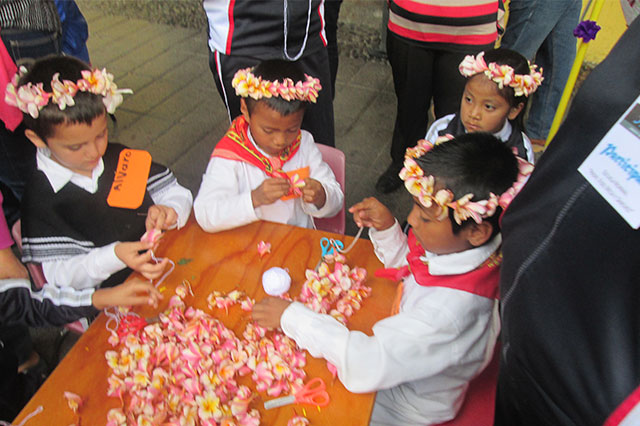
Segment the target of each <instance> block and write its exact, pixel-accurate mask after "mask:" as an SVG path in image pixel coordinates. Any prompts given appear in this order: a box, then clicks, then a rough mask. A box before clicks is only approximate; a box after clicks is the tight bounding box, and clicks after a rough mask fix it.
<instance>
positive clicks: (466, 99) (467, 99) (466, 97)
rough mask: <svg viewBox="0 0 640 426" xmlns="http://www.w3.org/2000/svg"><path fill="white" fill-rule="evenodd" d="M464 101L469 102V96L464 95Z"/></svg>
mask: <svg viewBox="0 0 640 426" xmlns="http://www.w3.org/2000/svg"><path fill="white" fill-rule="evenodd" d="M464 101H465V102H466V103H469V104H470V103H471V97H469V96H465V97H464Z"/></svg>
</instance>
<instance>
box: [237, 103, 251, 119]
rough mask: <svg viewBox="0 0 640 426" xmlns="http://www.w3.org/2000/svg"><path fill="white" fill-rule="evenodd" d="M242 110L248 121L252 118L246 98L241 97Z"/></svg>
mask: <svg viewBox="0 0 640 426" xmlns="http://www.w3.org/2000/svg"><path fill="white" fill-rule="evenodd" d="M240 112H241V113H242V115H243V116H244V119H245V120H247V123H248V122H249V120H250V119H251V117H250V115H249V108H247V101H245V99H244V98H241V99H240Z"/></svg>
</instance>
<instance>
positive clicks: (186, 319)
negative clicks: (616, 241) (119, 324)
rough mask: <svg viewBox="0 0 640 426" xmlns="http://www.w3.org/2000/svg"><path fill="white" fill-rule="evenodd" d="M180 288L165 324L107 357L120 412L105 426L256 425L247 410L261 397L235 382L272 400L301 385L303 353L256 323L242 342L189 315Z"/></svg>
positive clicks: (206, 318)
mask: <svg viewBox="0 0 640 426" xmlns="http://www.w3.org/2000/svg"><path fill="white" fill-rule="evenodd" d="M181 287H182V286H180V287H179V289H178V290H177V291H176V296H173V297H172V298H171V300H170V302H169V309H168V310H167V311H166V312H165V313H164V314H160V316H159V322H157V323H154V324H149V325H147V326H146V327H145V328H144V329H143V330H142V331H141V332H140V333H138V334H130V335H128V336H126V337H125V338H124V339H123V340H122V341H121V342H120V343H121V347H120V348H119V351H108V352H106V353H105V357H106V359H107V362H108V364H109V367H110V368H111V371H112V374H111V375H110V377H109V378H108V383H109V389H108V395H109V396H111V397H117V398H119V399H120V401H121V404H122V407H121V408H115V409H112V410H111V411H109V413H108V417H107V421H108V423H107V425H108V426H121V425H126V424H135V425H153V424H165V425H187V426H188V425H238V426H240V425H248V426H251V425H258V424H259V423H260V414H259V412H258V410H256V409H250V407H249V404H250V403H251V401H252V399H253V398H254V397H255V394H254V393H253V392H252V391H251V389H249V388H248V387H247V386H243V385H240V384H238V382H237V379H238V378H239V377H242V376H247V375H250V377H251V378H252V380H253V381H254V382H255V385H256V390H258V391H259V392H266V393H267V394H268V395H270V396H274V397H276V396H279V395H280V394H282V393H292V392H294V390H297V389H298V388H299V387H302V385H303V379H304V377H305V372H304V370H303V368H304V366H305V365H306V358H305V354H304V352H303V351H300V350H298V349H297V348H296V345H295V343H294V342H293V341H292V340H291V339H289V338H287V337H286V336H284V335H282V334H279V333H276V334H274V335H273V337H272V338H271V339H270V338H268V337H266V330H265V329H263V328H261V327H258V326H256V325H254V324H251V323H250V324H248V325H247V327H246V329H245V331H244V333H243V339H239V338H238V337H236V335H235V334H234V333H233V331H231V330H229V329H228V328H227V327H225V326H224V324H222V323H221V322H220V321H218V320H217V319H215V318H213V317H212V316H210V315H209V314H207V313H205V312H203V311H201V310H198V309H193V308H191V307H186V306H185V304H184V302H183V299H182V297H181V296H180V295H185V294H186V289H184V288H181ZM236 296H238V299H237V300H240V297H241V296H242V294H240V295H237V294H234V295H233V297H234V298H235V297H236ZM183 297H184V296H183ZM214 299H215V297H214Z"/></svg>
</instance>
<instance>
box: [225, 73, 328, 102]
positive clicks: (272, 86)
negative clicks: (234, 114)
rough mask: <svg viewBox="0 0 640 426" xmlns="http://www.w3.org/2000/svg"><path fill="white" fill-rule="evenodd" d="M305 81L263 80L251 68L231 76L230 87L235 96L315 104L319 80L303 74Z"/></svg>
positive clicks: (286, 79)
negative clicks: (275, 97) (273, 97)
mask: <svg viewBox="0 0 640 426" xmlns="http://www.w3.org/2000/svg"><path fill="white" fill-rule="evenodd" d="M305 77H306V80H305V81H304V82H303V81H298V82H295V83H294V82H293V80H291V79H290V78H285V79H284V81H282V82H279V81H277V80H276V81H269V80H263V79H262V77H256V76H255V75H254V74H253V73H252V72H251V68H245V69H241V70H238V71H237V72H236V74H235V75H234V76H233V80H232V81H231V86H233V88H234V89H236V95H238V96H241V97H243V98H246V97H251V98H253V99H256V100H258V99H261V98H271V97H272V96H279V97H281V98H282V99H284V100H285V101H294V100H299V101H303V102H312V103H316V101H317V99H318V92H319V91H320V90H322V85H321V84H320V80H319V79H317V78H314V77H311V76H309V75H307V74H305Z"/></svg>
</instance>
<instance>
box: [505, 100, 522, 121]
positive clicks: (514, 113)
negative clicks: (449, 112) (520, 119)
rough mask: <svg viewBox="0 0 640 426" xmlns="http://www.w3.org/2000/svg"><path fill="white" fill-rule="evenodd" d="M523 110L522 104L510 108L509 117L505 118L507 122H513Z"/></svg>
mask: <svg viewBox="0 0 640 426" xmlns="http://www.w3.org/2000/svg"><path fill="white" fill-rule="evenodd" d="M523 108H524V102H520V103H519V104H518V105H516V106H514V107H511V109H509V115H508V116H507V117H508V118H509V120H514V119H515V118H516V117H517V116H518V114H520V112H521V111H522V109H523Z"/></svg>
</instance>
